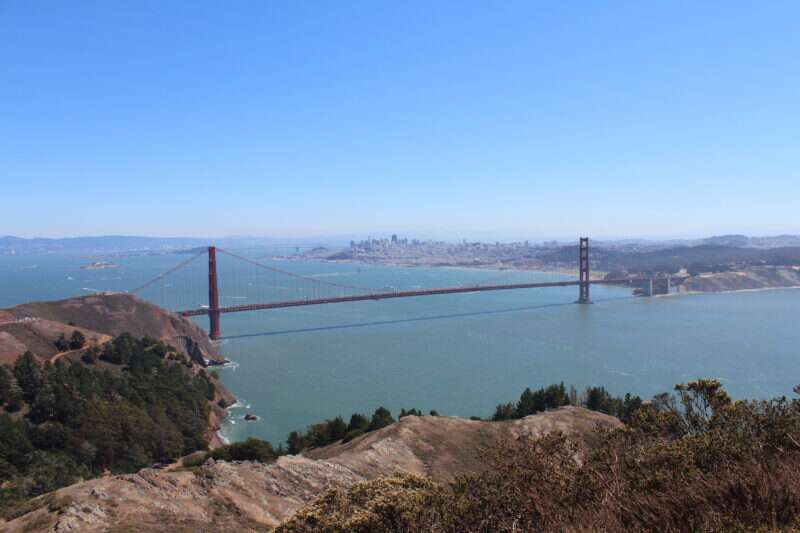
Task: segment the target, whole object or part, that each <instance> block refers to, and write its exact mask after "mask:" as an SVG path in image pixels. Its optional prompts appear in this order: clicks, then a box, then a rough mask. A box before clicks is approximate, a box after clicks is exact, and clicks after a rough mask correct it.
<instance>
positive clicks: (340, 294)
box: [131, 237, 669, 339]
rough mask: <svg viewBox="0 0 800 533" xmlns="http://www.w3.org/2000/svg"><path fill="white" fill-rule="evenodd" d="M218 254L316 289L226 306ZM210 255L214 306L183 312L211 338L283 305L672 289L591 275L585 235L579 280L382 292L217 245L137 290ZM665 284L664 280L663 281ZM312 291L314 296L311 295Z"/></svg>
mask: <svg viewBox="0 0 800 533" xmlns="http://www.w3.org/2000/svg"><path fill="white" fill-rule="evenodd" d="M217 252H221V253H224V254H227V255H228V256H230V257H232V258H234V259H237V260H239V261H241V262H244V263H247V264H249V265H251V266H255V267H257V268H260V269H264V270H267V271H269V272H272V273H273V274H274V275H275V276H278V275H280V276H284V277H289V278H291V279H293V280H295V281H296V282H300V283H303V284H306V283H307V284H309V286H310V288H311V289H312V290H311V291H305V289H306V288H309V287H304V288H299V289H298V287H297V286H296V287H295V288H296V289H298V290H299V291H305V292H304V293H303V297H302V298H291V299H278V300H276V301H272V302H264V303H248V304H242V305H220V291H219V285H220V279H219V276H218V268H217ZM206 254H207V255H208V305H207V306H206V305H203V306H200V307H196V308H193V309H184V310H180V311H178V312H179V313H180V314H181V315H183V316H199V315H208V317H209V322H210V328H209V336H210V337H211V338H212V339H219V338H221V336H222V333H221V324H220V317H221V316H222V314H225V313H240V312H243V311H257V310H262V309H282V308H288V307H299V306H306V305H322V304H333V303H344V302H360V301H369V300H386V299H390V298H412V297H418V296H436V295H441V294H458V293H473V292H485V291H504V290H515V289H539V288H547V287H571V286H575V287H578V299H577V301H576V303H579V304H589V303H591V299H590V292H589V288H590V286H591V285H599V284H604V285H626V286H642V287H643V293H644V294H647V295H651V294H655V293H656V292H668V290H669V280H668V279H667V280H666V287H667V290H666V291H664V290H663V287H662V288H654V282H655V281H656V280H654V279H652V278H624V279H594V280H593V279H591V278H590V275H589V268H590V266H589V239H588V238H585V237H582V238H581V239H580V244H579V247H578V258H577V259H578V273H579V276H578V279H577V280H561V281H546V282H541V281H539V282H531V283H503V284H500V283H486V284H476V285H465V286H459V287H441V288H427V289H414V290H395V289H392V290H385V289H384V290H377V289H374V288H368V287H357V286H352V285H345V284H340V283H335V282H329V281H322V280H319V279H316V278H314V277H313V276H303V275H299V274H296V273H292V272H289V271H287V270H283V269H280V268H276V267H274V266H271V265H267V264H264V263H261V262H259V261H257V260H255V259H251V258H247V257H243V256H240V255H236V254H234V253H231V252H228V251H226V250H223V249H221V248H217V247H215V246H209V247H208V249H207V250H203V251H201V252H199V253H197V254H195V255H193V256H192V257H190V258H189V259H187V260H186V261H184V262H182V263H181V264H179V265H177V266H176V267H174V268H172V269H170V270H168V271H167V272H165V273H163V274H161V275H159V276H158V277H156V278H154V279H152V280H150V281H148V282H147V283H145V284H143V285H141V286H140V287H137V288H136V289H134V290H133V291H131V292H134V293H139V292H141V291H143V290H145V289H147V288H148V287H150V286H152V285H154V284H155V283H156V282H158V281H160V280H163V279H164V278H166V277H167V276H168V275H170V274H172V273H173V272H175V271H177V270H179V269H181V268H183V267H185V266H186V265H188V264H189V263H191V262H192V261H194V260H195V259H197V258H198V257H200V256H202V255H206ZM662 285H663V284H662ZM323 288H327V289H331V288H332V289H336V290H337V294H332V295H331V294H322V291H321V289H323ZM309 292H310V293H311V295H309Z"/></svg>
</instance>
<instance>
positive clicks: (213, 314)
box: [208, 246, 222, 340]
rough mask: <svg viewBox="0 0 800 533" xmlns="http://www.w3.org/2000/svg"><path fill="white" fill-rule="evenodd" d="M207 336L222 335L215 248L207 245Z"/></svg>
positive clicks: (212, 338) (216, 336) (217, 337)
mask: <svg viewBox="0 0 800 533" xmlns="http://www.w3.org/2000/svg"><path fill="white" fill-rule="evenodd" d="M208 321H209V328H208V336H209V337H211V340H217V339H219V338H220V337H221V336H222V332H221V328H220V311H219V287H218V286H217V248H216V247H215V246H209V247H208Z"/></svg>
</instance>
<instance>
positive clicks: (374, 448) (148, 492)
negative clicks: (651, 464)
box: [0, 407, 620, 533]
mask: <svg viewBox="0 0 800 533" xmlns="http://www.w3.org/2000/svg"><path fill="white" fill-rule="evenodd" d="M619 424H620V423H619V421H617V419H615V418H612V417H609V416H606V415H603V414H600V413H597V412H592V411H587V410H586V409H583V408H579V407H562V408H559V409H556V410H553V411H549V412H546V413H542V414H538V415H534V416H529V417H526V418H524V419H521V420H514V421H507V422H482V421H472V420H465V419H461V418H453V417H428V416H426V417H416V416H408V417H404V418H403V419H401V420H400V421H399V422H397V423H395V424H392V425H391V426H388V427H386V428H383V429H381V430H378V431H375V432H372V433H369V434H366V435H363V436H362V437H359V438H357V439H354V440H353V441H351V442H349V443H346V444H333V445H331V446H328V447H325V448H321V449H318V450H312V451H310V452H308V453H306V454H305V455H299V456H284V457H281V458H279V459H278V460H277V461H276V462H275V463H272V464H260V463H249V462H244V463H224V462H217V463H214V462H213V461H209V462H207V463H206V464H205V465H204V466H202V467H200V468H197V469H192V470H189V469H184V470H181V469H175V470H152V469H145V470H142V471H140V472H139V473H137V474H131V475H123V476H108V477H103V478H99V479H94V480H90V481H86V482H83V483H78V484H76V485H72V486H70V487H66V488H64V489H61V490H58V491H56V492H54V493H51V494H48V495H45V496H42V497H40V498H37V499H36V500H34V501H33V503H32V506H31V509H32V510H31V511H30V512H28V513H27V514H25V515H23V516H20V517H18V518H16V519H14V520H13V521H11V522H9V523H6V524H4V525H0V531H3V532H8V533H12V532H13V533H16V532H22V531H30V532H36V531H59V532H61V531H81V532H88V533H91V532H101V531H151V532H161V531H164V532H166V531H170V532H183V531H185V532H189V531H191V532H198V531H208V532H211V531H214V532H217V531H269V530H270V529H271V528H272V527H274V526H275V525H277V524H279V523H280V522H281V521H282V520H284V519H285V518H287V517H289V516H291V515H292V513H294V512H295V511H296V510H297V509H299V508H300V507H301V506H303V505H304V504H306V503H308V502H309V501H311V500H313V499H314V498H315V497H317V496H319V495H320V494H322V493H323V492H324V491H325V490H326V489H327V488H332V487H350V486H352V485H353V484H355V483H357V482H359V481H363V480H367V479H373V478H375V477H377V476H380V475H383V474H388V473H391V472H408V473H417V474H426V475H429V476H431V477H432V478H434V479H440V480H443V479H452V478H453V477H455V476H458V475H460V474H466V473H472V472H478V471H480V470H481V469H483V468H485V466H484V463H483V462H482V460H481V455H482V450H483V448H484V447H485V446H488V445H491V444H492V443H494V442H497V441H498V440H502V439H513V438H518V437H523V436H524V437H537V436H541V435H544V434H546V433H548V432H551V431H561V432H564V433H567V434H571V435H573V436H574V437H575V438H576V440H578V441H580V442H583V443H584V444H586V445H589V446H591V444H592V430H593V429H594V428H595V427H598V426H599V427H615V426H618V425H619Z"/></svg>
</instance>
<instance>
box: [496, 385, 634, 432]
mask: <svg viewBox="0 0 800 533" xmlns="http://www.w3.org/2000/svg"><path fill="white" fill-rule="evenodd" d="M564 405H578V406H582V407H585V408H587V409H590V410H592V411H600V412H602V413H606V414H608V415H612V416H616V417H617V418H619V419H620V420H622V421H623V422H627V421H628V420H629V419H630V417H631V415H632V413H633V412H634V411H636V410H637V409H638V408H639V407H641V405H642V399H641V398H640V397H639V396H632V395H631V394H630V393H628V394H625V396H624V397H618V396H612V395H611V394H610V393H609V392H608V391H607V390H606V389H605V388H604V387H587V388H586V391H585V392H584V393H583V394H581V395H578V393H577V391H576V390H575V387H570V388H569V391H568V390H567V389H566V387H565V386H564V383H563V382H562V383H559V384H553V385H549V386H547V387H542V388H540V389H538V390H536V391H533V390H531V389H530V388H526V389H525V390H524V391H523V392H522V394H521V395H520V397H519V401H518V402H516V403H511V402H509V403H504V404H499V405H498V406H497V407H496V408H495V411H494V414H493V415H492V420H493V421H500V420H514V419H518V418H523V417H526V416H529V415H533V414H536V413H541V412H543V411H547V410H548V409H555V408H557V407H561V406H564Z"/></svg>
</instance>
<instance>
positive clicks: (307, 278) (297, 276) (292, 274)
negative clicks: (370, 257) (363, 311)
mask: <svg viewBox="0 0 800 533" xmlns="http://www.w3.org/2000/svg"><path fill="white" fill-rule="evenodd" d="M217 251H218V252H222V253H224V254H226V255H229V256H231V257H233V258H235V259H238V260H239V261H244V262H245V263H249V264H251V265H254V266H257V267H260V268H263V269H266V270H269V271H271V272H275V273H277V274H283V275H285V276H289V277H292V278H295V279H299V280H303V281H308V282H310V283H316V284H318V285H328V286H330V287H336V288H339V289H349V290H355V291H363V292H373V291H374V290H375V289H374V288H371V287H359V286H357V285H347V284H344V283H336V282H333V281H325V280H320V279H317V278H315V277H311V276H303V275H301V274H297V273H295V272H290V271H289V270H284V269H282V268H278V267H274V266H270V265H266V264H264V263H260V262H258V261H256V260H254V259H250V258H248V257H244V256H241V255H237V254H235V253H233V252H229V251H228V250H224V249H222V248H217Z"/></svg>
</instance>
